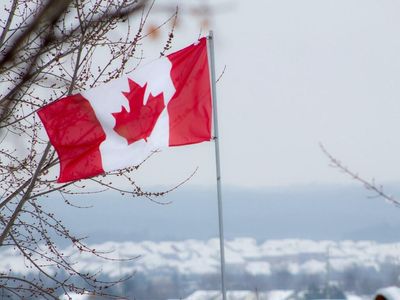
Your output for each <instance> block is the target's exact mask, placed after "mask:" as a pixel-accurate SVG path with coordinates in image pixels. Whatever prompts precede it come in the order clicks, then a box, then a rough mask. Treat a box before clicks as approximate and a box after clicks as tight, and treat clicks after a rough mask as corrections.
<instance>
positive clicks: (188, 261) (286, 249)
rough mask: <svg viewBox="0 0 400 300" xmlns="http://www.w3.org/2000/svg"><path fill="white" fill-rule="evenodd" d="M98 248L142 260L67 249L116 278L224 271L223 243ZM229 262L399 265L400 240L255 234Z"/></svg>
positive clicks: (15, 264) (89, 267) (20, 265)
mask: <svg viewBox="0 0 400 300" xmlns="http://www.w3.org/2000/svg"><path fill="white" fill-rule="evenodd" d="M92 247H93V248H95V249H96V250H106V251H113V252H112V253H111V254H109V256H110V257H114V258H132V257H137V259H134V260H131V261H127V262H124V263H121V264H120V265H119V267H116V262H115V261H107V260H106V261H105V260H102V259H100V258H98V257H95V256H93V255H91V254H90V253H89V254H88V253H80V252H79V251H76V250H74V249H72V248H67V249H65V251H64V253H67V254H70V255H71V258H72V260H73V261H76V262H77V265H76V267H77V268H78V269H79V270H86V271H95V270H98V269H99V268H100V266H101V269H102V272H103V273H105V274H108V275H109V276H110V277H117V276H120V275H121V274H122V275H125V274H131V273H133V272H141V273H143V272H144V273H147V272H151V271H154V270H163V269H165V270H166V269H173V270H176V271H177V272H178V273H180V274H199V275H201V274H210V273H218V272H219V242H218V240H217V239H210V240H208V241H201V240H186V241H179V242H151V241H143V242H139V243H134V242H123V243H117V242H106V243H103V244H97V245H92ZM225 253H226V263H227V268H228V269H230V270H235V269H240V270H244V271H245V272H246V273H248V274H250V275H269V274H271V272H273V271H276V270H278V269H279V270H286V271H288V272H289V273H291V274H318V273H324V272H326V266H327V261H328V256H329V265H330V269H331V270H332V271H338V272H340V271H344V270H346V269H348V268H351V267H354V266H362V267H368V268H372V269H374V270H378V271H379V269H380V265H381V264H382V263H390V264H395V265H398V264H400V243H391V244H379V243H376V242H372V241H341V242H334V241H312V240H298V239H286V240H269V241H266V242H264V243H257V242H256V240H254V239H251V238H238V239H234V240H230V241H226V243H225ZM1 255H2V257H3V259H1V260H0V272H7V270H9V269H12V270H13V271H14V272H18V273H24V272H25V270H26V267H25V265H24V262H23V260H21V259H20V258H19V257H18V256H15V251H14V250H12V249H8V250H7V251H3V252H2V254H1Z"/></svg>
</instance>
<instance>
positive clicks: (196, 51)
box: [167, 38, 212, 146]
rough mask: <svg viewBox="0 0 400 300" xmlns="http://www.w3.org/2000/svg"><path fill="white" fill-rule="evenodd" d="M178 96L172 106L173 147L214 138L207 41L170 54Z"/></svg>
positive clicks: (170, 113) (172, 75)
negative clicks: (212, 133)
mask: <svg viewBox="0 0 400 300" xmlns="http://www.w3.org/2000/svg"><path fill="white" fill-rule="evenodd" d="M168 59H169V60H170V61H171V63H172V70H171V78H172V81H173V83H174V86H175V89H176V93H175V95H174V96H173V98H172V99H171V101H170V102H169V103H168V106H167V109H168V115H169V124H170V134H169V145H170V146H181V145H188V144H194V143H200V142H203V141H209V140H210V139H211V122H212V118H211V111H212V104H211V87H210V72H209V67H208V57H207V41H206V38H202V39H200V40H199V42H198V43H197V44H195V45H191V46H189V47H186V48H184V49H182V50H180V51H178V52H175V53H173V54H170V55H168Z"/></svg>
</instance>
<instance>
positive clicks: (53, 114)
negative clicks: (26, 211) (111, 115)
mask: <svg viewBox="0 0 400 300" xmlns="http://www.w3.org/2000/svg"><path fill="white" fill-rule="evenodd" d="M38 114H39V117H40V119H41V120H42V122H43V124H44V126H45V128H46V131H47V134H48V136H49V138H50V141H51V143H52V144H53V146H54V148H55V149H56V151H57V154H58V157H59V159H60V177H59V178H58V182H67V181H72V180H76V179H80V178H88V177H91V176H95V175H98V174H101V173H103V172H104V171H103V168H102V163H101V154H100V150H99V146H100V144H101V142H102V141H104V140H105V138H106V136H105V133H104V131H103V128H102V127H101V125H100V123H99V121H98V120H97V118H96V115H95V113H94V111H93V108H92V106H91V105H90V103H89V101H88V100H86V99H85V98H84V97H83V96H82V95H80V94H77V95H73V96H68V97H65V98H62V99H60V100H58V101H55V102H53V103H51V104H50V105H47V106H45V107H44V108H42V109H41V110H39V111H38Z"/></svg>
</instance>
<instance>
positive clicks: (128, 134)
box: [112, 79, 165, 145]
mask: <svg viewBox="0 0 400 300" xmlns="http://www.w3.org/2000/svg"><path fill="white" fill-rule="evenodd" d="M128 81H129V89H130V91H129V92H122V93H123V94H124V96H125V97H126V98H127V99H128V101H129V108H130V111H129V112H127V111H126V109H125V107H122V109H121V112H119V113H113V114H112V115H113V116H114V118H115V121H116V122H115V126H114V130H115V131H116V132H117V133H118V134H119V135H121V136H122V137H124V138H126V140H127V141H128V144H129V145H130V144H132V143H134V142H136V141H138V140H141V139H144V140H145V141H146V142H147V138H148V137H149V136H150V134H151V132H152V131H153V128H154V126H155V125H156V122H157V119H158V117H159V116H160V114H161V112H162V111H163V109H164V107H165V105H164V96H163V94H162V93H160V94H159V95H157V96H155V97H154V96H153V95H151V94H150V95H149V98H148V100H147V102H146V105H143V101H144V99H143V98H144V93H145V91H146V86H147V84H145V85H144V86H143V87H141V86H140V85H138V84H137V83H136V82H134V81H133V80H131V79H128Z"/></svg>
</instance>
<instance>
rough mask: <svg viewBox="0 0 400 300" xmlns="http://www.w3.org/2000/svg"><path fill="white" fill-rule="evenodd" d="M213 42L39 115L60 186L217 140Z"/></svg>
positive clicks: (47, 108)
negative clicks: (210, 54)
mask: <svg viewBox="0 0 400 300" xmlns="http://www.w3.org/2000/svg"><path fill="white" fill-rule="evenodd" d="M211 113H212V101H211V85H210V75H209V65H208V54H207V40H206V38H202V39H200V40H199V41H198V42H197V43H195V44H193V45H190V46H188V47H186V48H184V49H182V50H179V51H177V52H175V53H172V54H170V55H168V56H165V57H162V58H160V59H158V60H155V61H153V62H151V63H149V64H147V65H145V66H143V67H142V68H138V69H137V70H135V71H134V72H132V73H131V74H130V75H129V76H125V77H123V78H119V79H116V80H113V81H111V82H109V83H107V84H104V85H100V86H99V87H96V88H93V89H90V90H87V91H84V92H81V93H79V94H76V95H71V96H67V97H64V98H61V99H58V100H56V101H54V102H52V103H50V104H49V105H47V106H45V107H43V108H41V109H40V110H39V111H38V115H39V117H40V119H41V121H42V123H43V125H44V127H45V129H46V132H47V134H48V136H49V139H50V142H51V143H52V145H53V146H54V148H55V150H56V152H57V155H58V157H59V160H60V176H59V177H58V182H69V181H73V180H78V179H84V178H89V177H92V176H96V175H99V174H102V173H104V172H108V171H113V170H118V169H123V168H126V167H129V166H135V165H138V164H140V163H141V162H142V161H143V160H144V159H146V158H147V157H148V156H149V155H150V154H151V153H152V152H153V151H156V150H158V149H162V148H165V147H173V146H183V145H189V144H195V143H201V142H203V141H209V140H211V123H212V115H211Z"/></svg>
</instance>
